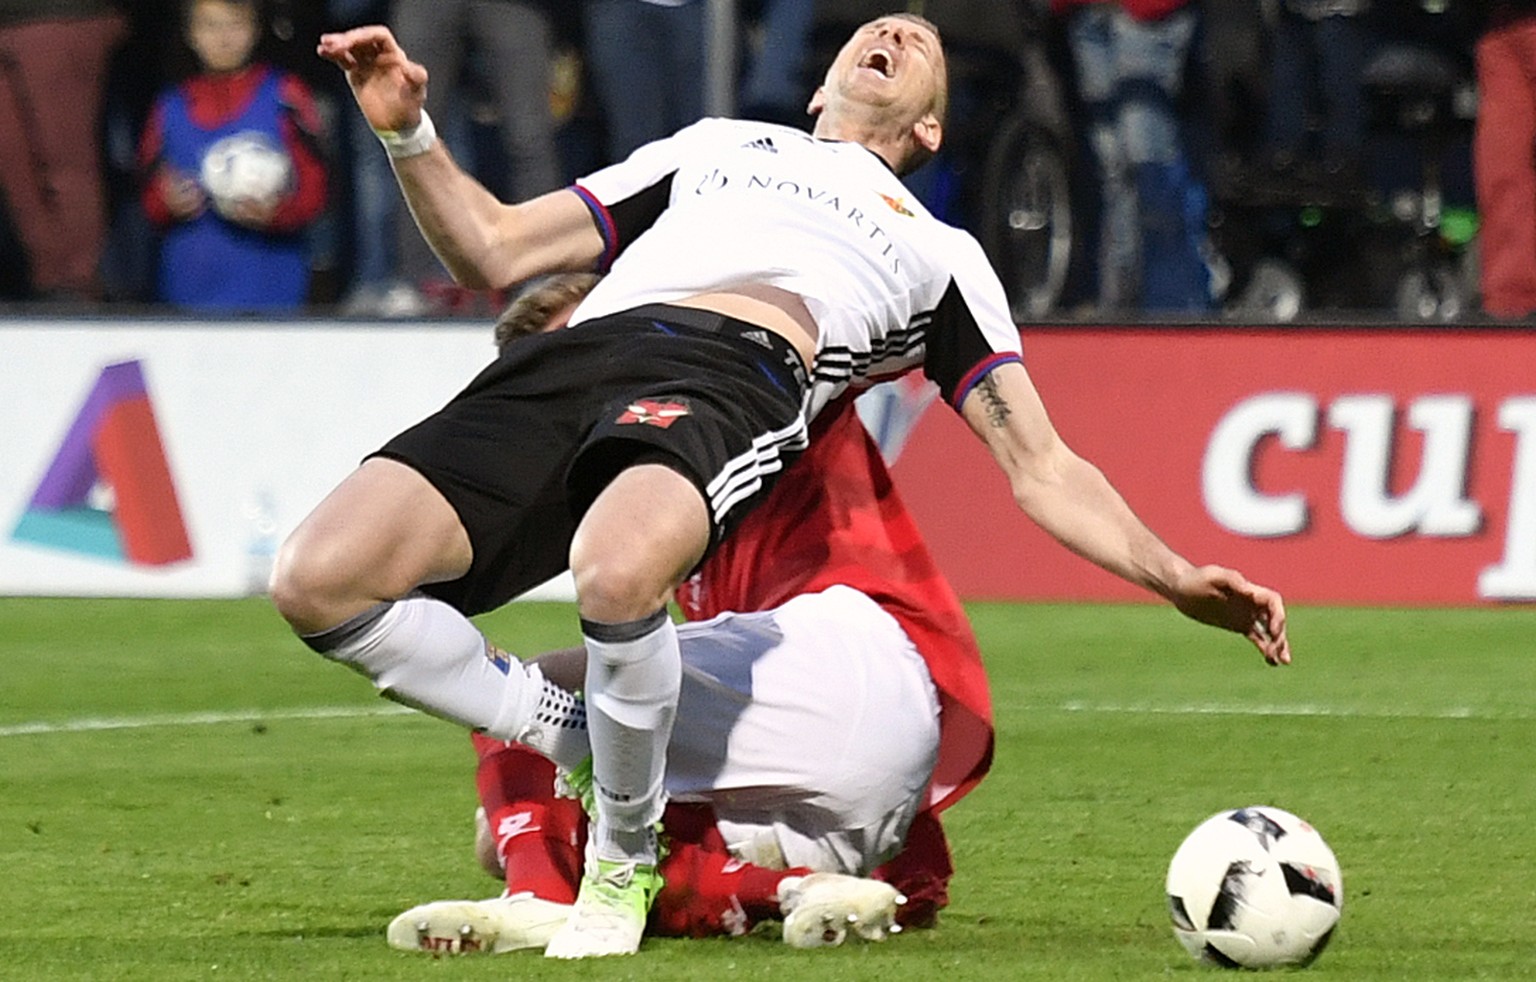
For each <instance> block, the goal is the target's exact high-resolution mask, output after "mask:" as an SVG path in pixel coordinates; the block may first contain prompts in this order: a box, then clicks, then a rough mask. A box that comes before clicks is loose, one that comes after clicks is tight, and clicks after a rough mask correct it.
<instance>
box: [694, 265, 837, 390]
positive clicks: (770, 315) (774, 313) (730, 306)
mask: <svg viewBox="0 0 1536 982" xmlns="http://www.w3.org/2000/svg"><path fill="white" fill-rule="evenodd" d="M672 302H673V303H675V304H677V305H678V306H679V307H696V308H698V309H699V310H709V311H713V312H714V313H717V314H724V315H725V316H727V317H734V318H735V319H736V320H739V321H746V322H747V323H748V324H756V325H757V326H758V327H763V328H767V329H768V330H770V331H772V332H773V333H775V334H777V335H779V336H781V337H783V338H784V339H785V340H786V341H788V342H789V343H790V344H792V345H794V347H795V351H797V352H799V354H800V360H801V361H802V362H804V363H805V366H806V368H807V369H809V368H810V367H811V365H812V364H813V363H814V362H815V358H816V338H817V337H818V334H819V332H818V330H817V328H816V321H815V319H814V318H812V317H811V312H810V310H808V309H807V308H806V306H805V301H804V300H802V299H800V295H799V294H797V293H791V292H790V291H788V290H781V289H779V288H778V287H773V286H759V285H756V284H747V285H745V286H739V287H737V288H735V289H734V290H722V291H719V292H715V293H699V294H695V295H694V296H691V297H685V298H683V299H682V300H674V301H672Z"/></svg>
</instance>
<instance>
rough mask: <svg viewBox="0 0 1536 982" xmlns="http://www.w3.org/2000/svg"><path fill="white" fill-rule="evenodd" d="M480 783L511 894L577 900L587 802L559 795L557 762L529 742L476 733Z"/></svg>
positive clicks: (477, 774)
mask: <svg viewBox="0 0 1536 982" xmlns="http://www.w3.org/2000/svg"><path fill="white" fill-rule="evenodd" d="M473 739H474V743H475V751H476V752H477V753H478V754H479V755H480V766H479V769H478V770H477V771H476V772H475V784H476V785H477V786H478V788H479V791H480V803H481V806H482V807H484V808H485V817H486V818H487V819H488V820H489V821H490V826H491V837H492V839H493V840H494V841H495V843H496V851H497V855H498V856H500V858H501V860H502V863H503V864H504V865H505V866H506V871H507V873H506V883H507V892H508V893H523V892H528V893H532V894H533V895H534V896H536V897H540V898H542V899H544V900H549V901H553V902H555V903H562V904H568V903H572V902H574V901H575V899H576V888H577V884H578V883H579V882H580V879H581V838H582V829H583V824H584V819H585V816H584V815H583V813H582V810H581V803H580V802H577V801H574V800H572V799H570V798H557V797H555V765H554V764H551V763H550V762H549V761H547V760H545V759H544V758H543V757H541V756H540V755H539V754H537V753H535V752H534V751H532V750H529V749H528V748H527V747H524V746H521V745H519V744H515V743H506V742H504V741H501V740H491V739H489V738H487V737H483V736H481V735H479V734H474V735H473Z"/></svg>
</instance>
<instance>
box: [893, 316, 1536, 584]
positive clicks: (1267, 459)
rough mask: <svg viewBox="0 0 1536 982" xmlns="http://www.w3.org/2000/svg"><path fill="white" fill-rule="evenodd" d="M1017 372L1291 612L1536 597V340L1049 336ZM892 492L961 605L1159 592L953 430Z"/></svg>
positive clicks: (962, 430) (1515, 335)
mask: <svg viewBox="0 0 1536 982" xmlns="http://www.w3.org/2000/svg"><path fill="white" fill-rule="evenodd" d="M1024 357H1025V364H1026V365H1027V366H1028V367H1029V370H1030V373H1031V375H1032V377H1033V378H1034V380H1035V384H1036V386H1038V388H1039V389H1040V392H1041V395H1042V397H1043V398H1044V400H1045V404H1046V406H1047V408H1048V409H1049V410H1050V412H1051V416H1052V419H1053V420H1054V421H1055V423H1056V428H1057V429H1058V430H1059V431H1060V432H1061V434H1062V436H1063V437H1064V439H1065V440H1066V441H1067V443H1068V444H1069V445H1071V446H1072V447H1073V448H1074V449H1075V450H1077V452H1078V453H1080V454H1082V455H1083V456H1084V457H1086V458H1088V459H1089V460H1090V461H1092V462H1094V463H1095V464H1097V465H1098V466H1099V467H1100V468H1101V469H1102V470H1103V471H1104V472H1105V474H1107V475H1108V476H1109V478H1110V480H1111V481H1113V482H1114V484H1115V485H1116V487H1118V488H1119V489H1120V491H1121V492H1122V493H1123V494H1124V495H1125V497H1126V498H1127V500H1129V501H1130V503H1131V506H1132V507H1133V508H1135V509H1136V511H1137V512H1138V513H1139V514H1140V515H1141V516H1142V518H1144V519H1145V520H1146V521H1147V523H1148V524H1149V525H1150V526H1151V527H1152V528H1153V529H1154V530H1155V531H1156V532H1157V533H1158V534H1159V535H1161V536H1162V537H1163V538H1164V539H1165V540H1167V541H1168V542H1169V543H1170V544H1171V545H1172V546H1173V547H1174V548H1175V549H1177V550H1178V551H1180V552H1181V553H1183V554H1184V555H1185V556H1187V557H1189V558H1190V559H1191V560H1192V561H1194V562H1197V563H1200V562H1215V563H1222V564H1224V565H1228V566H1233V567H1235V568H1237V569H1240V570H1242V571H1243V572H1244V573H1245V574H1247V575H1248V576H1250V577H1252V578H1253V579H1255V580H1259V581H1261V582H1264V583H1266V584H1269V585H1272V586H1274V587H1276V588H1278V589H1280V590H1281V591H1282V592H1284V593H1285V594H1286V596H1287V597H1288V598H1289V599H1291V600H1295V601H1305V602H1321V603H1345V604H1383V605H1386V604H1424V605H1462V604H1480V603H1494V602H1508V601H1531V600H1536V333H1533V332H1530V331H1526V330H1514V329H1511V330H1504V329H1497V328H1487V329H1465V328H1439V329H1433V328H1426V329H1413V328H1395V327H1394V328H1350V329H1345V328H1311V327H1288V328H1276V329H1272V328H1262V329H1261V328H1243V327H1229V328H1220V329H1210V328H1146V327H1143V328H1135V329H1115V328H1088V329H1084V328H1052V329H1029V330H1026V331H1025V333H1024ZM894 471H895V474H896V479H897V483H898V486H899V487H900V488H901V490H902V493H903V494H904V496H905V497H906V499H907V503H908V504H909V506H910V507H911V508H912V511H913V512H914V513H915V514H916V516H917V519H918V522H919V524H920V525H921V526H922V528H923V531H924V533H925V534H926V535H927V536H928V538H929V541H930V543H931V544H932V546H933V549H934V552H935V554H936V555H937V557H938V560H939V563H940V565H941V566H943V567H944V569H945V571H946V573H947V574H948V575H949V576H950V577H951V580H952V582H953V583H954V585H955V587H956V589H957V590H958V591H959V592H960V594H961V596H963V597H966V598H968V599H984V598H999V599H1004V598H1006V599H1147V597H1146V595H1145V594H1143V593H1141V591H1139V590H1137V589H1136V588H1134V587H1131V586H1128V585H1127V584H1124V583H1122V582H1121V581H1119V580H1118V579H1116V578H1114V577H1113V576H1111V575H1109V574H1107V573H1105V572H1103V571H1101V570H1099V569H1098V568H1097V567H1095V566H1092V565H1091V564H1089V563H1087V562H1086V561H1084V560H1082V559H1079V558H1078V557H1076V556H1074V555H1072V554H1070V553H1069V552H1067V551H1066V550H1065V549H1063V548H1062V547H1061V546H1060V545H1058V544H1057V543H1056V542H1055V541H1054V540H1052V539H1050V538H1049V537H1048V536H1046V535H1045V534H1044V533H1042V532H1041V531H1039V530H1038V529H1037V528H1036V527H1035V526H1034V525H1033V524H1031V523H1030V522H1029V520H1028V519H1026V518H1025V517H1024V516H1023V515H1022V514H1021V513H1020V512H1019V511H1018V510H1017V508H1016V507H1015V505H1014V504H1013V501H1012V498H1011V497H1010V495H1009V493H1008V487H1007V484H1006V482H1005V481H1004V479H1003V477H1002V474H1001V472H1000V471H999V470H998V469H997V467H996V465H995V464H994V463H993V462H992V460H991V458H990V457H989V456H988V455H987V453H986V451H985V450H984V449H983V448H982V446H981V444H980V443H979V441H977V440H976V439H975V438H974V437H973V436H972V435H971V434H970V432H969V430H968V429H967V428H966V426H965V424H964V423H963V422H962V421H961V420H960V419H959V417H958V416H957V415H956V414H955V413H953V412H950V411H949V410H947V409H945V408H944V407H943V406H934V407H932V408H930V409H929V410H928V411H927V413H926V414H924V416H923V418H922V420H921V421H920V422H919V423H918V425H917V428H916V429H915V430H914V432H913V434H912V437H911V439H910V440H909V441H908V443H907V445H906V447H905V449H903V451H902V453H901V456H900V457H899V458H898V460H897V462H896V464H895V467H894Z"/></svg>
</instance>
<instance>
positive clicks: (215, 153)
mask: <svg viewBox="0 0 1536 982" xmlns="http://www.w3.org/2000/svg"><path fill="white" fill-rule="evenodd" d="M185 10H186V37H187V43H188V45H189V46H190V47H191V48H192V51H193V53H194V54H195V55H196V56H197V60H198V63H199V65H200V66H201V70H200V72H199V73H198V74H196V75H194V76H193V77H192V78H190V79H188V80H187V81H185V82H182V83H181V84H179V85H177V86H174V87H173V88H171V89H169V90H168V91H166V92H164V93H162V94H161V95H160V97H159V98H158V99H156V101H155V106H154V109H153V111H152V112H151V114H150V118H149V122H148V124H147V125H146V127H145V130H144V134H143V137H142V139H141V142H140V150H139V159H140V162H141V168H142V173H143V176H144V191H143V202H144V209H145V211H146V212H147V213H148V215H149V217H150V220H151V221H152V222H153V223H154V224H155V225H156V226H157V227H158V228H159V229H160V230H161V232H162V236H163V239H162V243H161V249H160V263H159V275H158V289H157V297H156V298H157V299H159V300H162V301H165V302H168V303H172V304H176V305H179V306H183V307H189V308H197V309H223V310H249V309H257V308H282V307H288V308H292V307H298V306H300V305H302V304H303V303H304V302H305V301H306V299H307V297H308V292H309V272H310V271H309V254H308V248H307V246H306V242H305V238H304V234H303V232H304V229H305V228H306V227H307V226H308V225H310V224H311V223H312V222H314V220H315V219H316V218H317V217H318V216H319V215H320V212H321V210H322V209H323V208H324V206H325V196H326V174H325V167H324V164H323V163H322V160H321V156H320V153H319V150H318V148H317V146H316V139H317V134H318V133H319V128H320V120H319V115H318V113H317V112H316V110H315V105H314V100H313V98H312V97H311V95H310V92H309V89H308V87H307V86H305V85H304V83H303V82H301V81H299V79H298V78H297V77H295V76H293V75H290V74H288V73H286V72H282V71H279V70H277V69H275V68H273V67H272V66H270V65H267V64H264V63H261V62H253V61H252V60H251V55H252V52H253V51H254V49H255V47H256V41H257V38H258V36H259V30H260V28H259V16H258V11H257V3H256V0H188V3H187V5H186V8H185Z"/></svg>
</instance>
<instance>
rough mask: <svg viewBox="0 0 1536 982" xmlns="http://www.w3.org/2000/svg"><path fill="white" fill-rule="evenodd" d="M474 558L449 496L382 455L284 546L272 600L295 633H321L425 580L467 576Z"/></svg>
mask: <svg viewBox="0 0 1536 982" xmlns="http://www.w3.org/2000/svg"><path fill="white" fill-rule="evenodd" d="M472 558H473V556H472V551H471V548H470V543H469V535H468V533H466V532H465V531H464V526H463V524H462V523H460V521H459V516H458V513H457V512H455V511H454V510H453V506H452V505H450V504H449V503H448V501H447V499H446V498H444V497H443V496H442V494H441V493H440V492H438V490H437V489H436V488H434V487H433V486H432V484H431V483H430V482H429V481H428V480H427V479H426V478H425V477H423V476H422V475H421V474H419V473H418V472H416V471H415V470H413V469H412V468H410V467H407V466H406V465H404V464H401V463H399V462H397V461H393V460H388V459H385V458H381V457H375V458H371V459H369V460H367V461H365V462H364V463H363V465H362V466H361V467H359V468H358V469H357V470H355V471H353V472H352V473H351V474H350V475H349V476H348V477H347V478H346V479H345V480H344V481H342V482H341V483H340V484H339V485H337V486H336V488H335V490H333V491H332V492H331V493H330V494H329V495H327V496H326V497H325V499H324V500H323V501H321V502H320V504H319V505H317V506H316V507H315V510H314V511H312V512H311V513H310V514H309V516H308V517H306V518H305V519H304V521H302V522H301V523H299V526H298V528H296V529H295V530H294V531H293V534H292V535H290V536H289V537H288V539H287V541H285V542H284V543H283V546H282V548H281V549H280V550H279V551H278V555H277V561H276V562H275V564H274V566H273V571H272V581H271V584H270V588H271V589H270V592H271V597H272V603H273V605H274V606H276V607H277V610H278V613H280V614H282V616H283V618H284V619H285V620H287V621H288V623H289V624H290V625H292V627H293V629H294V631H295V632H297V633H298V634H300V635H305V634H315V633H317V632H320V631H324V630H327V629H328V628H332V627H335V626H336V625H338V624H340V623H342V622H343V621H345V620H347V619H348V618H351V617H355V616H356V615H358V614H360V613H362V612H363V611H365V610H367V609H368V608H370V607H372V606H374V605H375V604H378V603H381V602H386V601H390V600H395V599H397V598H399V597H403V596H405V595H406V594H407V593H409V592H410V591H411V590H413V589H415V588H416V587H417V586H419V585H421V584H423V583H432V582H437V581H441V580H451V579H455V578H457V577H459V576H462V575H463V574H464V573H465V572H467V571H468V569H469V564H470V560H471V559H472Z"/></svg>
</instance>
